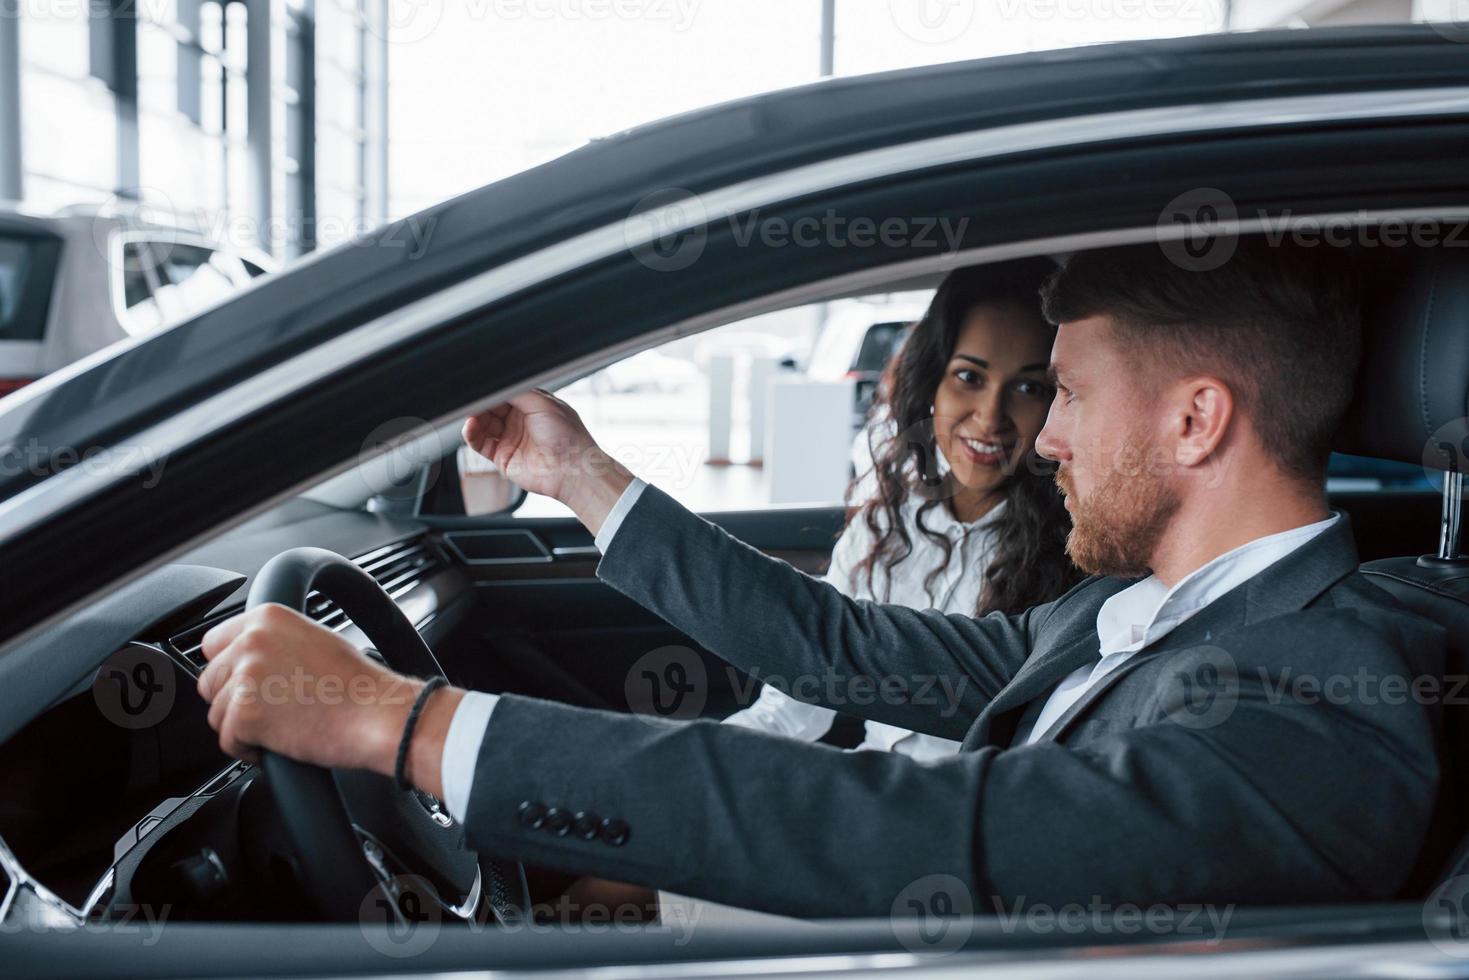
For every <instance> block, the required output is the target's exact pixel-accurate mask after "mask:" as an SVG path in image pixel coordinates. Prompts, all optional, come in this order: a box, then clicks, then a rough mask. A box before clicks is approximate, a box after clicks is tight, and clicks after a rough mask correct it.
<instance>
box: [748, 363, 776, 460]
mask: <svg viewBox="0 0 1469 980" xmlns="http://www.w3.org/2000/svg"><path fill="white" fill-rule="evenodd" d="M779 370H780V361H778V360H777V359H775V358H773V357H752V358H750V394H749V398H750V464H751V465H752V466H759V465H760V464H761V463H762V462H764V460H765V407H766V404H767V403H768V402H769V389H770V382H771V379H772V378H774V377H775V375H776V372H778V371H779Z"/></svg>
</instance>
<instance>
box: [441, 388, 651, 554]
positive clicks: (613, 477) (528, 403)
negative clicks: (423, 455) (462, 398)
mask: <svg viewBox="0 0 1469 980" xmlns="http://www.w3.org/2000/svg"><path fill="white" fill-rule="evenodd" d="M464 441H465V443H466V444H467V445H468V446H469V448H471V449H473V450H474V451H475V452H477V453H479V454H480V455H481V456H483V457H484V458H485V459H488V460H489V461H490V462H492V463H494V464H495V466H497V467H498V468H499V470H500V472H502V473H504V474H505V476H506V477H507V478H509V479H510V480H511V481H513V482H514V483H515V484H516V485H517V486H519V487H521V488H522V489H524V490H527V491H529V492H531V493H539V494H544V495H545V496H547V497H552V498H554V499H556V500H559V501H561V502H562V503H564V504H566V505H567V506H568V507H570V508H571V509H572V510H573V511H575V512H576V515H577V517H579V518H581V520H582V523H583V524H585V525H586V526H587V527H588V528H590V529H591V531H592V533H593V534H595V533H596V532H597V531H598V530H599V529H600V528H601V526H602V521H603V520H604V519H605V518H606V516H607V513H608V512H609V511H610V510H611V509H612V505H613V504H615V503H616V502H617V498H618V497H619V496H621V495H622V491H623V490H625V489H627V485H628V484H629V483H630V482H632V474H631V473H629V472H628V471H627V469H626V468H625V467H623V466H622V465H621V464H620V463H618V462H616V461H615V460H614V459H612V457H610V456H608V455H607V454H606V453H605V452H603V451H602V449H601V447H599V446H598V445H597V442H596V440H594V439H593V438H592V434H591V433H590V432H588V431H587V427H586V426H585V425H584V424H583V423H582V420H581V417H580V416H578V415H577V414H576V410H575V409H573V408H572V407H571V406H570V405H568V404H566V403H565V402H563V401H562V400H561V399H559V398H557V397H556V396H555V395H552V394H551V393H550V392H547V391H542V390H540V389H534V390H532V391H528V392H526V393H525V394H523V395H517V396H515V397H514V398H512V399H510V401H508V402H506V403H505V404H503V405H497V406H495V407H494V408H491V409H488V410H486V411H483V412H481V413H479V414H478V415H475V416H472V417H471V418H469V419H468V420H467V421H466V422H465V423H464Z"/></svg>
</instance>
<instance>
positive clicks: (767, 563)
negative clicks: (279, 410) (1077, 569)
mask: <svg viewBox="0 0 1469 980" xmlns="http://www.w3.org/2000/svg"><path fill="white" fill-rule="evenodd" d="M464 438H465V441H466V442H467V443H468V444H469V445H470V446H471V447H472V448H474V449H475V450H476V451H477V452H479V453H480V454H481V455H483V456H485V457H487V458H489V459H490V460H492V461H493V462H494V463H495V464H496V466H497V467H499V468H500V470H501V471H502V472H504V473H505V474H506V476H507V477H508V478H510V479H511V480H514V481H515V482H516V483H518V484H520V485H521V486H523V487H525V488H526V489H527V490H531V491H534V492H537V493H544V494H548V495H550V496H553V497H555V498H556V499H558V500H561V501H562V502H563V503H565V504H567V506H569V507H570V508H571V509H572V511H573V512H574V513H575V514H576V515H577V517H578V519H580V520H581V522H582V523H583V524H584V525H586V527H587V528H588V529H589V530H591V531H592V533H593V534H594V535H596V536H597V539H598V543H599V545H600V546H602V547H603V549H604V557H603V560H602V562H601V564H600V565H599V566H598V569H597V574H598V576H599V577H600V578H602V580H603V581H605V582H607V583H608V584H610V585H612V586H613V587H614V588H616V589H618V590H619V591H621V592H623V593H624V594H626V595H628V596H629V597H631V598H632V599H634V600H635V601H637V602H638V603H639V604H640V605H642V606H644V607H645V608H647V609H650V610H652V611H653V612H655V613H657V614H658V615H659V616H660V617H662V618H663V619H664V620H665V621H667V622H668V623H670V624H671V625H673V626H675V627H677V628H678V629H680V630H682V631H683V632H684V633H686V634H688V635H689V636H690V637H692V638H693V639H695V640H696V641H698V642H699V643H700V644H702V645H703V646H704V647H706V648H707V649H709V650H711V651H712V652H714V653H716V654H718V655H719V656H720V657H723V658H724V659H725V660H727V661H729V662H730V663H731V664H733V665H734V666H736V667H738V668H740V669H741V670H743V671H745V672H746V673H748V674H751V675H753V676H754V677H755V678H756V679H758V680H761V681H766V682H769V683H772V684H773V685H774V686H775V687H777V689H780V690H783V691H784V692H785V693H788V694H790V695H791V696H793V697H794V698H796V699H797V700H800V701H805V702H808V703H816V704H822V705H824V706H826V707H830V708H835V709H838V710H843V711H846V712H848V713H851V714H857V715H861V716H863V717H867V718H872V719H874V720H876V721H881V722H885V723H887V724H891V725H897V726H899V727H902V728H907V729H910V730H913V731H921V732H927V733H929V734H933V735H939V736H942V737H944V738H950V739H961V738H963V737H964V734H965V732H966V731H967V729H968V727H969V725H970V723H971V722H972V721H973V720H974V718H975V717H976V716H977V715H978V713H979V712H980V711H981V710H982V709H983V707H984V705H985V704H987V703H988V702H989V701H990V700H991V699H992V698H993V697H994V696H995V694H997V693H998V692H999V690H1000V689H1001V688H1003V687H1004V686H1005V684H1006V683H1007V682H1008V681H1009V680H1010V678H1011V677H1013V676H1014V674H1015V672H1016V671H1017V670H1019V668H1020V665H1021V664H1022V663H1023V662H1024V661H1025V658H1026V657H1027V656H1028V655H1029V653H1030V650H1031V647H1032V644H1033V641H1034V625H1033V624H1035V623H1037V622H1039V621H1041V620H1043V619H1044V617H1045V615H1046V614H1047V613H1048V611H1049V608H1050V607H1048V606H1047V607H1040V608H1039V609H1038V610H1031V611H1028V612H1026V613H1024V614H1021V615H1019V616H1014V617H1007V616H1003V615H999V614H996V615H992V616H987V617H985V618H983V619H980V620H975V619H973V618H971V617H968V616H946V615H943V614H941V613H938V612H933V611H927V612H918V611H915V610H912V609H908V608H905V607H900V606H883V605H877V604H874V603H868V602H856V601H853V600H851V599H849V598H847V597H846V596H844V595H842V594H841V593H840V592H839V591H838V590H837V589H835V588H833V587H831V586H830V585H828V584H826V583H824V582H822V581H820V580H817V579H814V578H812V577H810V576H808V575H804V574H802V573H801V572H798V571H796V570H795V569H793V568H791V567H790V566H789V565H787V564H786V563H784V562H781V561H777V560H774V559H771V558H768V557H766V556H765V555H762V554H761V553H759V552H758V551H756V550H755V549H753V548H750V547H748V546H747V545H745V544H743V543H741V542H739V541H737V540H736V539H734V538H732V537H731V536H729V535H728V534H726V533H725V532H723V531H722V530H720V529H719V528H716V527H715V526H714V525H712V524H709V523H708V522H707V521H704V520H702V519H700V518H698V517H696V516H695V515H693V514H691V513H689V512H688V511H687V510H685V509H684V508H683V507H681V506H679V505H678V504H677V503H675V502H674V501H673V500H672V499H671V498H669V497H668V496H667V495H666V494H663V493H662V492H661V491H659V490H657V488H655V487H647V486H644V485H642V484H641V483H640V482H639V481H636V480H635V479H634V478H633V476H632V475H631V474H630V473H629V472H628V471H627V470H626V469H625V468H623V467H621V466H620V465H618V464H616V463H615V462H613V461H612V460H611V459H610V458H608V457H607V456H606V455H605V454H604V453H603V452H602V451H601V450H600V449H599V448H598V447H597V445H596V442H595V441H594V440H593V439H592V437H591V435H590V433H588V432H587V430H586V428H585V426H584V425H583V424H582V422H581V420H580V419H579V418H578V417H577V415H576V413H575V411H573V410H572V409H571V408H570V406H568V405H566V404H565V403H564V402H561V401H560V400H559V399H556V398H555V397H554V396H551V395H549V394H546V393H544V392H530V393H528V394H526V395H522V396H519V397H518V398H516V399H514V400H512V401H511V402H510V403H509V404H507V405H503V406H499V407H497V408H495V409H492V410H490V411H488V412H485V413H483V414H481V415H478V416H475V417H474V418H472V419H470V420H469V421H468V422H467V423H466V424H465V427H464ZM609 518H610V523H609ZM604 525H609V526H607V527H604Z"/></svg>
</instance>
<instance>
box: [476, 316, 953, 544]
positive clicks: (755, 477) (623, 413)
mask: <svg viewBox="0 0 1469 980" xmlns="http://www.w3.org/2000/svg"><path fill="white" fill-rule="evenodd" d="M926 301H927V294H903V295H901V296H881V297H869V298H863V299H855V300H841V301H837V302H833V303H829V304H817V305H811V306H803V307H796V308H792V309H789V310H782V311H779V312H776V313H769V314H764V315H762V316H759V317H754V318H751V319H748V320H742V321H739V322H736V323H731V324H728V325H726V326H723V327H719V328H716V329H714V330H710V331H707V332H705V333H702V334H699V335H697V336H693V337H685V338H681V339H678V340H674V341H670V342H668V343H666V344H663V345H661V346H659V347H654V348H652V349H650V350H646V351H643V352H641V353H638V354H634V355H632V356H630V357H628V358H625V359H624V360H621V361H618V362H617V363H615V364H612V365H610V366H608V367H606V368H603V369H602V370H600V371H597V372H596V373H594V374H591V375H589V376H587V377H584V378H582V379H580V380H578V381H576V382H575V383H573V384H570V385H567V386H565V387H564V388H561V389H560V390H559V391H558V392H557V394H558V395H559V396H560V397H561V398H563V399H565V400H566V401H567V402H568V403H570V404H571V405H572V406H573V407H574V408H575V409H576V410H577V411H578V412H579V413H580V414H581V417H582V419H583V420H584V421H585V422H586V424H587V427H588V428H589V429H590V430H591V432H592V435H593V436H595V437H596V439H597V441H598V442H599V443H600V444H601V446H602V447H603V448H604V449H605V450H607V451H608V452H609V453H610V454H611V455H612V456H613V457H614V458H616V459H617V460H618V461H619V462H621V463H623V464H624V465H626V466H627V467H628V468H629V469H630V470H632V471H633V472H634V473H636V474H637V475H638V476H641V477H643V478H644V479H646V480H648V481H649V482H650V483H653V484H655V485H657V486H658V487H659V488H660V489H662V490H664V491H666V492H667V493H669V494H670V495H672V496H673V497H675V498H676V499H678V500H680V501H681V502H682V503H684V504H685V505H686V506H688V507H690V508H692V509H694V510H696V511H701V512H706V513H709V512H720V511H748V510H761V509H765V508H768V507H773V506H788V505H791V506H793V505H806V506H836V505H840V504H841V502H842V500H843V497H844V495H845V492H846V489H847V485H848V484H849V483H850V481H851V478H852V447H853V442H854V440H855V438H856V436H857V434H858V432H859V431H860V430H861V427H862V425H863V422H864V418H863V415H862V410H861V406H860V405H859V400H860V397H861V396H862V395H864V394H866V392H861V391H859V384H858V379H857V378H856V377H855V375H854V374H853V372H852V371H851V370H850V369H851V368H852V367H854V366H855V362H856V361H857V359H858V354H859V351H861V349H862V348H863V341H864V339H865V338H866V330H865V329H856V330H854V329H852V328H851V326H850V324H851V323H853V322H857V323H861V324H865V325H867V326H871V325H873V324H896V325H897V326H894V327H892V328H890V329H886V330H884V331H882V332H881V333H882V336H881V337H880V338H876V340H877V341H878V343H877V346H878V347H879V348H881V352H880V353H878V354H877V355H876V356H877V357H878V359H879V360H881V359H883V358H884V357H885V356H887V355H890V354H891V352H892V349H893V344H894V343H895V342H897V341H898V340H900V339H901V336H902V333H903V325H905V324H906V323H908V322H912V320H914V319H917V317H918V315H919V314H921V313H922V311H923V307H924V305H925V303H926ZM828 333H831V334H832V336H826V335H827V334H828ZM823 339H824V340H825V343H824V345H823V344H822V341H823ZM818 345H822V346H824V347H825V348H826V349H827V351H828V352H829V351H831V350H832V349H833V348H834V347H843V348H844V349H845V353H844V354H843V355H841V356H840V357H839V358H837V359H838V360H841V361H842V363H843V365H844V369H843V370H839V371H831V372H826V371H822V370H820V369H819V368H818V366H817V365H813V364H812V354H813V351H814V350H815V349H816V348H817V347H818ZM831 357H832V355H830V354H828V356H827V358H826V360H831ZM881 367H882V365H881V364H878V365H876V368H877V370H878V371H880V370H881ZM461 462H463V459H462V457H461ZM481 469H482V468H475V469H469V470H468V471H466V470H465V469H461V473H462V474H464V475H463V476H461V481H463V482H465V484H466V486H465V493H464V499H465V501H466V505H467V510H468V511H469V512H470V513H475V508H474V506H473V505H472V504H470V503H469V501H470V500H471V496H472V491H471V488H470V486H468V484H469V483H473V482H483V480H484V474H483V473H482V472H481V471H480V470H481ZM569 513H570V512H569V511H568V510H567V509H566V508H565V507H563V506H562V505H561V504H559V503H557V502H556V501H554V500H550V499H547V498H545V497H540V496H537V495H535V494H532V495H530V496H529V497H527V498H526V500H525V501H524V503H522V504H521V505H520V506H519V507H518V508H517V509H516V511H515V514H516V516H518V517H549V516H567V515H568V514H569Z"/></svg>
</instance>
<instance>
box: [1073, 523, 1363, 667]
mask: <svg viewBox="0 0 1469 980" xmlns="http://www.w3.org/2000/svg"><path fill="white" fill-rule="evenodd" d="M1340 520H1341V515H1340V514H1338V513H1333V514H1332V515H1331V516H1330V517H1328V518H1326V519H1325V520H1323V521H1317V522H1315V523H1314V524H1305V525H1302V526H1301V527H1295V528H1291V529H1289V530H1287V531H1280V532H1277V533H1275V534H1267V535H1265V536H1264V537H1262V538H1256V539H1255V540H1253V541H1248V542H1246V543H1245V544H1242V545H1240V546H1239V547H1238V548H1235V549H1233V550H1231V551H1226V552H1225V553H1224V554H1222V555H1219V556H1218V557H1217V558H1214V559H1212V560H1211V561H1208V562H1206V563H1204V564H1203V565H1200V566H1199V567H1198V568H1196V569H1194V570H1193V571H1192V572H1190V573H1189V574H1187V575H1185V576H1184V577H1183V578H1182V579H1180V580H1179V581H1178V582H1177V583H1175V584H1174V586H1173V588H1171V589H1170V588H1168V587H1166V586H1165V585H1164V584H1163V583H1162V582H1161V581H1159V580H1158V577H1157V576H1156V575H1149V576H1148V577H1147V578H1145V579H1143V580H1141V581H1140V582H1136V583H1134V584H1133V585H1130V586H1128V587H1127V588H1125V589H1123V590H1122V591H1121V592H1118V593H1116V594H1115V595H1113V596H1111V597H1110V598H1108V599H1107V601H1106V602H1104V603H1102V608H1101V609H1100V610H1098V612H1097V638H1098V639H1099V640H1100V641H1101V653H1102V656H1104V657H1105V656H1107V655H1109V654H1112V653H1122V652H1125V651H1131V650H1137V649H1140V648H1141V647H1144V646H1146V645H1148V644H1149V643H1152V642H1153V641H1154V640H1157V639H1159V638H1161V637H1162V636H1165V635H1166V634H1167V633H1168V632H1169V631H1170V630H1172V629H1173V628H1174V627H1175V626H1178V625H1179V624H1180V623H1182V622H1183V621H1184V620H1186V619H1188V618H1189V617H1190V616H1192V615H1193V614H1194V613H1196V612H1198V611H1199V610H1201V609H1203V608H1204V607H1205V606H1207V605H1209V604H1210V603H1212V602H1213V601H1214V600H1216V599H1218V598H1220V597H1221V596H1223V595H1224V594H1225V593H1227V592H1229V591H1230V590H1232V589H1234V588H1235V587H1236V586H1238V585H1241V584H1243V583H1244V582H1247V581H1249V580H1250V579H1251V578H1253V577H1254V576H1256V575H1258V574H1259V573H1260V572H1263V571H1264V570H1265V569H1266V568H1268V567H1269V566H1271V565H1273V564H1275V563H1276V562H1277V561H1279V560H1280V559H1282V558H1284V557H1285V556H1286V555H1288V554H1290V553H1291V552H1293V551H1295V550H1296V549H1297V548H1299V547H1301V546H1302V545H1304V544H1305V543H1306V542H1307V541H1310V540H1311V539H1312V538H1314V537H1316V536H1317V535H1318V534H1320V533H1321V532H1322V531H1325V530H1326V529H1327V528H1329V527H1331V526H1332V525H1334V524H1336V523H1337V522H1338V521H1340Z"/></svg>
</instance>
